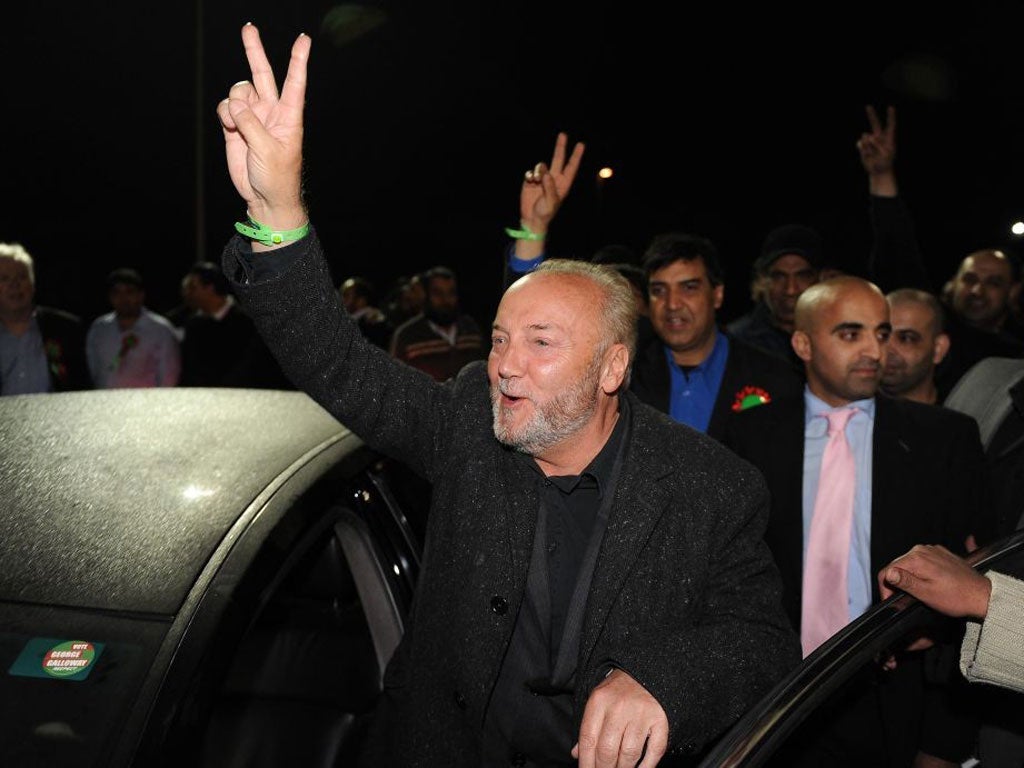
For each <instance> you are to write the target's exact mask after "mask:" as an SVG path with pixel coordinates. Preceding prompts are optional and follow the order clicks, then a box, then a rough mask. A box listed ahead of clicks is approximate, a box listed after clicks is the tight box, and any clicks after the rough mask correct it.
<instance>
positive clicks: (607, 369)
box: [601, 344, 629, 395]
mask: <svg viewBox="0 0 1024 768" xmlns="http://www.w3.org/2000/svg"><path fill="white" fill-rule="evenodd" d="M628 370H629V350H628V349H627V348H626V345H625V344H612V345H611V347H609V348H608V350H607V351H606V352H605V353H604V362H602V363H601V390H602V391H603V392H604V393H605V394H606V395H614V394H615V393H616V392H618V391H619V387H621V386H622V382H624V381H625V380H626V371H628Z"/></svg>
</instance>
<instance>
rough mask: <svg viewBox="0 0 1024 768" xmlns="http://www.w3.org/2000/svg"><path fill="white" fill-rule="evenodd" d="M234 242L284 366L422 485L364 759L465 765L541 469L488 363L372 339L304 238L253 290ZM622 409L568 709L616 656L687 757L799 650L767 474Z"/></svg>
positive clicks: (522, 556) (524, 553)
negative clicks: (419, 545)
mask: <svg viewBox="0 0 1024 768" xmlns="http://www.w3.org/2000/svg"><path fill="white" fill-rule="evenodd" d="M241 249H245V250H248V247H247V245H245V244H244V242H243V241H242V240H241V239H239V238H235V239H234V240H233V241H232V242H231V243H230V244H229V246H228V248H227V249H226V251H225V254H224V267H225V271H226V273H227V274H228V276H229V277H230V278H233V279H234V280H235V281H236V292H237V295H238V297H239V299H240V301H242V302H243V303H244V304H245V306H246V307H247V309H248V310H249V312H250V314H251V316H252V317H253V318H254V320H255V322H256V324H257V326H258V328H259V330H260V333H261V334H263V336H264V337H265V338H266V339H267V341H268V344H269V345H270V346H271V348H272V349H273V350H274V352H275V354H276V355H277V356H278V358H279V359H280V360H281V362H282V365H283V367H284V369H285V371H286V373H287V374H288V375H289V376H290V377H291V378H292V380H294V381H296V382H300V383H301V384H302V386H303V388H304V389H305V390H306V391H307V392H308V393H309V394H310V395H311V396H312V397H313V398H314V399H315V400H316V401H317V402H319V403H320V404H321V405H323V406H324V407H325V408H326V409H327V410H328V411H330V412H331V413H332V414H334V415H336V416H337V417H338V418H339V419H340V420H341V421H343V422H344V423H345V424H346V425H347V426H349V427H350V428H351V429H352V430H353V431H354V432H356V434H358V435H360V436H361V437H362V438H363V439H364V440H366V442H368V443H369V444H371V445H373V446H375V447H377V448H379V449H381V450H383V451H385V452H387V453H390V454H392V455H394V456H396V457H398V458H399V459H402V460H404V461H406V462H407V463H408V464H410V465H411V466H412V467H413V468H414V469H416V470H417V471H418V472H419V473H421V474H422V475H423V476H424V477H426V478H427V479H428V480H430V481H431V482H432V484H433V495H432V505H431V512H430V516H429V519H428V521H427V525H428V530H427V537H426V547H425V552H424V562H423V567H422V569H421V573H420V582H419V585H418V587H417V593H416V598H415V604H414V615H413V618H412V621H411V623H410V626H409V627H408V629H407V632H406V634H405V635H404V637H403V639H402V642H401V644H400V645H399V648H398V650H397V651H396V653H395V657H394V658H393V659H392V661H391V663H390V664H389V666H388V669H387V673H386V675H385V691H384V695H383V697H382V699H381V703H380V705H379V709H378V713H377V718H376V722H375V726H374V729H373V730H374V734H373V737H372V738H371V747H372V748H373V751H372V754H371V757H369V758H368V764H372V765H388V766H401V765H423V766H441V765H444V766H463V765H465V766H477V765H479V764H480V739H481V733H482V724H483V722H484V715H485V710H486V707H487V705H488V702H489V699H490V694H491V691H492V690H493V687H494V684H495V681H496V679H497V675H498V671H499V669H500V665H501V661H502V658H503V656H504V653H505V651H506V649H507V648H508V645H509V640H510V638H511V634H512V629H513V625H514V622H515V618H516V615H517V613H518V611H519V609H520V606H521V605H522V604H523V598H524V591H525V586H526V575H527V565H528V563H529V559H530V554H531V547H532V544H533V534H534V527H535V521H536V515H537V510H538V506H539V495H538V487H537V477H536V473H535V472H533V471H531V469H530V468H529V467H528V466H526V464H525V462H522V461H520V460H519V459H518V458H517V457H516V456H515V455H513V454H512V453H511V452H510V450H509V449H508V448H505V447H503V446H502V445H501V444H499V443H498V442H497V440H495V438H494V435H493V432H492V428H491V421H492V414H491V404H490V395H489V386H488V382H487V374H486V369H485V366H484V365H483V364H482V363H479V362H478V363H472V364H470V365H468V366H467V367H466V368H464V369H463V370H462V372H461V373H460V374H459V375H458V376H457V377H456V378H455V379H452V380H449V381H447V382H445V383H437V382H434V381H433V380H432V379H431V378H430V377H429V376H428V375H426V374H425V373H423V372H422V371H418V370H415V369H413V368H411V367H409V366H407V365H405V364H403V363H400V362H398V361H396V360H394V359H393V358H391V357H390V356H389V355H388V354H387V353H385V352H384V351H383V350H381V349H379V348H377V347H375V346H373V345H371V344H369V343H368V342H367V341H366V340H365V339H364V338H363V337H362V336H361V335H360V333H359V331H358V329H357V328H356V326H355V325H354V324H353V323H352V322H351V319H350V318H349V317H348V316H347V315H346V313H345V311H344V309H343V308H342V307H341V305H340V303H339V300H338V296H337V291H335V290H334V288H333V281H332V280H331V277H330V274H329V271H328V267H327V265H326V263H325V262H324V260H323V257H322V255H321V253H320V247H319V243H318V242H317V240H316V239H315V236H312V235H311V236H310V237H308V238H306V239H304V240H302V241H300V242H299V243H297V244H295V245H292V246H289V247H288V248H287V249H281V250H279V251H276V252H275V258H276V259H279V260H286V263H287V264H288V265H289V267H288V268H287V269H286V270H285V271H283V272H281V273H280V274H277V275H276V276H274V277H272V278H270V279H268V280H266V281H256V282H250V283H248V284H246V281H247V280H248V277H247V274H248V273H247V272H246V270H248V269H250V265H249V264H248V263H247V262H246V261H245V260H244V259H243V258H241V256H240V254H241ZM265 258H266V254H261V259H265ZM262 263H264V264H265V263H266V262H262ZM279 263H280V262H279ZM296 338H302V339H303V340H304V343H302V344H296V343H294V340H295V339H296ZM624 396H625V397H631V396H630V395H628V394H627V395H624ZM630 410H631V412H632V416H633V419H632V439H631V440H630V443H629V445H628V447H627V449H626V455H625V457H624V464H623V468H622V472H621V475H620V477H619V481H618V483H617V485H616V490H615V496H614V501H613V506H612V510H611V513H610V516H609V520H608V524H607V528H606V530H605V535H604V538H603V540H602V544H601V548H600V552H599V554H598V561H597V565H596V569H595V572H594V575H593V579H592V582H591V589H590V594H589V598H588V602H587V607H586V612H585V615H584V619H583V624H582V629H581V633H580V645H579V649H580V650H579V656H578V664H577V669H576V690H575V695H574V713H575V717H576V722H577V725H578V723H579V719H580V718H581V716H582V712H583V706H584V704H585V703H586V701H587V699H588V697H589V695H590V692H591V690H592V689H593V687H594V686H595V685H596V684H597V683H598V682H600V680H601V677H602V674H603V672H604V671H605V670H606V669H607V667H608V665H609V664H612V665H615V666H618V667H620V668H621V669H623V670H625V671H626V672H628V673H629V674H630V675H632V676H633V677H634V678H635V679H636V680H638V681H639V682H640V683H641V684H642V685H644V686H645V687H646V688H647V690H648V691H650V692H651V693H652V694H653V695H654V696H655V697H656V698H657V699H658V701H659V702H660V703H661V705H662V707H663V708H664V710H665V712H666V714H667V715H668V720H669V724H670V749H671V750H672V751H674V752H677V753H684V752H694V751H696V750H698V749H699V748H700V747H701V746H702V745H704V744H705V743H707V742H708V741H709V740H711V739H712V738H714V737H715V736H717V735H718V734H719V733H721V732H722V730H723V729H724V728H726V727H727V726H728V725H729V724H731V723H732V722H733V721H734V720H735V719H736V718H738V717H739V715H740V714H741V713H742V712H743V711H744V710H745V709H746V708H747V707H748V706H750V705H751V704H752V703H753V702H754V701H756V700H757V699H758V698H759V697H760V696H761V695H762V694H763V693H765V692H766V690H767V689H768V688H769V687H770V686H771V685H772V684H773V682H774V681H776V680H777V679H778V678H779V677H780V676H781V675H782V674H784V673H785V672H786V671H788V669H789V668H790V667H791V666H792V665H793V664H795V663H796V661H797V660H798V657H799V650H798V644H797V641H796V637H795V635H794V633H793V632H792V629H791V628H790V627H789V626H788V622H787V621H786V618H785V615H784V613H783V612H782V608H781V605H780V603H779V582H778V574H777V571H776V569H775V566H774V564H773V563H772V560H771V555H770V554H769V552H768V549H767V547H765V545H764V541H763V530H764V524H765V522H766V517H767V501H768V499H767V492H766V489H765V487H764V483H763V480H762V479H761V477H760V475H759V474H758V473H757V472H756V471H755V470H754V469H753V467H751V466H750V465H749V464H747V463H746V462H743V461H740V460H738V459H737V458H736V457H735V456H734V455H732V454H731V453H729V452H728V451H727V450H726V449H724V448H723V447H722V446H721V445H719V444H718V443H716V442H715V441H713V440H711V439H709V438H707V437H705V436H704V435H701V434H699V433H697V432H696V431H694V430H692V429H689V428H688V427H685V426H682V425H679V424H675V423H674V422H672V421H671V420H670V419H668V418H667V417H666V416H664V415H663V414H659V413H657V412H656V411H654V410H653V409H651V408H648V407H647V406H644V405H643V404H641V403H640V402H639V401H636V400H635V399H634V400H632V401H631V406H630Z"/></svg>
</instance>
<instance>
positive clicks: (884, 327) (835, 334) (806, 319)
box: [792, 276, 891, 407]
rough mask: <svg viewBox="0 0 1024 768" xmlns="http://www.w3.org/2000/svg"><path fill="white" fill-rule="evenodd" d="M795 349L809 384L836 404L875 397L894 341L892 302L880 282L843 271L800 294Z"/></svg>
mask: <svg viewBox="0 0 1024 768" xmlns="http://www.w3.org/2000/svg"><path fill="white" fill-rule="evenodd" d="M794 319H795V323H796V330H795V331H794V332H793V339H792V343H793V350H794V351H795V352H796V354H797V356H798V357H799V358H800V359H801V360H803V361H804V369H805V371H806V374H807V386H808V388H809V389H810V390H811V392H812V393H813V394H814V395H816V396H817V397H819V398H821V399H822V400H824V401H825V402H826V403H828V404H829V405H831V406H833V407H839V406H842V405H847V404H849V403H851V402H853V401H855V400H863V399H866V398H870V397H874V395H875V392H876V391H877V390H878V384H879V381H880V379H881V374H882V363H883V360H884V357H885V348H886V345H887V344H888V341H889V334H890V331H891V325H890V324H889V305H888V304H887V303H886V300H885V296H883V295H882V292H881V291H880V290H879V289H878V286H876V285H874V284H873V283H869V282H868V281H867V280H862V279H860V278H858V277H850V276H842V277H836V278H833V279H831V280H826V281H825V282H823V283H818V284H817V285H813V286H811V287H810V288H808V289H807V290H806V291H804V292H803V293H802V294H801V295H800V299H799V300H798V301H797V305H796V313H795V318H794Z"/></svg>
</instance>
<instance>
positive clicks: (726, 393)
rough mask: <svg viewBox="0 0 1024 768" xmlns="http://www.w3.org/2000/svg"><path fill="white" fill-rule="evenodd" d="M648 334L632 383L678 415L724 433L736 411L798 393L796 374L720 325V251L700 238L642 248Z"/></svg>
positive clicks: (677, 235) (669, 239)
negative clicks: (649, 331)
mask: <svg viewBox="0 0 1024 768" xmlns="http://www.w3.org/2000/svg"><path fill="white" fill-rule="evenodd" d="M644 271H645V272H646V274H647V285H648V288H647V291H648V301H649V306H650V320H651V326H652V327H653V330H654V335H653V337H650V338H648V339H646V340H644V339H641V341H640V345H639V349H638V350H637V359H636V362H635V363H634V364H633V376H632V380H631V382H630V389H632V390H633V392H634V393H636V395H637V397H639V398H640V399H641V400H643V401H644V402H646V403H647V404H648V405H652V406H654V407H655V408H657V409H659V410H661V411H664V412H665V413H668V414H669V415H670V416H671V417H672V418H673V419H675V420H676V421H679V422H682V423H683V424H687V425H689V426H691V427H693V428H694V429H696V430H699V431H700V432H706V433H707V434H709V435H710V436H711V437H715V438H719V437H721V435H722V433H723V430H724V429H725V425H726V422H727V421H728V420H729V419H730V418H731V417H732V416H733V414H736V413H739V412H740V411H743V410H746V409H747V408H751V407H753V406H757V405H763V404H765V403H769V402H771V401H772V400H774V399H776V398H779V397H789V396H794V395H796V394H798V393H799V392H800V390H801V387H802V386H803V381H802V378H801V376H800V375H799V373H798V372H797V371H796V370H794V369H793V368H792V367H791V366H790V365H789V364H788V363H786V362H785V361H783V360H782V359H780V358H778V357H775V356H773V355H770V354H768V353H767V352H763V351H761V350H759V349H757V348H755V347H753V346H751V345H749V344H746V343H744V342H742V341H739V340H737V339H735V338H733V337H731V336H729V335H727V334H726V333H725V332H723V331H722V330H721V329H720V328H719V327H718V324H717V322H716V313H717V310H718V309H719V308H720V307H721V306H722V301H723V299H724V297H725V284H724V276H723V273H722V268H721V265H720V263H719V260H718V252H717V249H716V248H715V246H714V244H713V243H712V242H711V241H710V240H708V239H706V238H703V237H698V236H696V235H692V234H687V233H684V232H670V233H666V234H662V235H658V236H657V237H655V238H654V239H653V240H652V241H651V244H650V246H649V247H648V248H647V251H646V253H645V254H644Z"/></svg>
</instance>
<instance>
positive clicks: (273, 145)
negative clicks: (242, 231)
mask: <svg viewBox="0 0 1024 768" xmlns="http://www.w3.org/2000/svg"><path fill="white" fill-rule="evenodd" d="M242 43H243V45H244V46H245V55H246V58H247V59H248V60H249V68H250V70H251V71H252V79H251V80H243V81H242V82H239V83H235V85H233V86H232V87H231V90H230V91H229V93H228V97H227V98H226V99H224V100H223V101H221V102H220V104H218V105H217V116H218V117H219V118H220V123H221V127H222V128H223V129H224V149H225V152H226V154H227V161H228V172H229V173H230V174H231V181H232V183H234V185H235V189H237V190H238V194H240V195H241V196H242V199H243V200H245V203H246V206H247V207H248V210H249V214H250V216H252V218H254V219H255V220H256V221H258V222H260V223H261V224H265V225H266V226H268V227H271V228H273V229H280V230H284V229H293V228H295V227H299V226H301V225H302V224H304V223H305V222H306V212H305V209H304V208H303V205H302V180H301V175H302V109H303V104H304V102H305V98H306V62H307V61H308V59H309V49H310V45H311V43H312V41H311V40H310V38H309V36H308V35H305V34H302V35H299V37H298V38H297V39H296V40H295V43H294V44H293V45H292V53H291V60H290V61H289V62H288V73H287V75H286V76H285V79H284V85H283V87H282V88H281V92H280V94H278V90H277V82H276V80H275V79H274V72H273V70H272V69H271V67H270V62H269V61H268V60H267V54H266V52H265V51H264V50H263V43H262V42H261V41H260V34H259V30H257V29H256V27H255V26H254V25H252V24H246V25H245V26H244V27H242Z"/></svg>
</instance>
